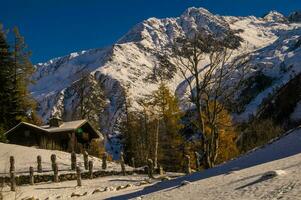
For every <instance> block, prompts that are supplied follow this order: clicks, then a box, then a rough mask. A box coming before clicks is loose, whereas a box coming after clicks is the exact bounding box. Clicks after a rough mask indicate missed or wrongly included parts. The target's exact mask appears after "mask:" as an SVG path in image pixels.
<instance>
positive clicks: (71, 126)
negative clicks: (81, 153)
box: [40, 119, 88, 133]
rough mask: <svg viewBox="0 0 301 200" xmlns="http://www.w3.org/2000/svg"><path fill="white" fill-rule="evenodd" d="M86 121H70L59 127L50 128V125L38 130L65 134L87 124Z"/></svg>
mask: <svg viewBox="0 0 301 200" xmlns="http://www.w3.org/2000/svg"><path fill="white" fill-rule="evenodd" d="M87 122H88V121H87V120H85V119H83V120H76V121H70V122H63V123H62V124H61V125H60V126H59V127H51V126H50V125H45V126H41V127H40V128H42V129H44V130H46V131H47V132H50V133H52V132H65V131H73V130H76V129H77V128H79V127H81V126H82V125H83V124H84V123H87Z"/></svg>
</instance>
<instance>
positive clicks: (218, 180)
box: [95, 128, 301, 200]
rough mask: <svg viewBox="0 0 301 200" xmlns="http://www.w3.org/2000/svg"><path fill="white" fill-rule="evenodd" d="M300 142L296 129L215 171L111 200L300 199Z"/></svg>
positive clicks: (299, 132) (179, 179) (300, 137)
mask: <svg viewBox="0 0 301 200" xmlns="http://www.w3.org/2000/svg"><path fill="white" fill-rule="evenodd" d="M300 141H301V129H300V128H297V129H295V130H293V131H291V132H288V133H287V135H286V136H284V137H282V138H280V139H279V140H276V141H274V142H272V143H271V144H268V145H266V146H264V147H262V148H260V149H257V150H253V151H252V152H249V153H248V154H246V155H243V156H241V157H239V158H237V159H235V160H232V161H229V162H227V163H225V164H222V165H220V166H217V167H215V168H212V169H209V170H206V171H204V172H200V173H194V174H192V175H190V176H184V177H180V178H177V179H175V180H171V181H168V182H161V183H158V184H156V185H154V186H152V187H149V188H145V189H143V190H139V191H135V192H132V193H129V194H124V195H117V196H116V197H113V198H111V199H129V198H137V199H200V198H201V199H206V200H209V199H229V200H230V199H231V200H232V199H244V200H251V199H252V200H254V199H266V200H267V199H300V198H301V184H300V175H299V174H300V171H301V164H300V159H301V146H300ZM95 199H96V198H95Z"/></svg>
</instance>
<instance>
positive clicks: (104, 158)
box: [102, 152, 108, 169]
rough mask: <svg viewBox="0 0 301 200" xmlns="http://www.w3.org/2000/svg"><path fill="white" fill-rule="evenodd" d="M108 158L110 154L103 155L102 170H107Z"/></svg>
mask: <svg viewBox="0 0 301 200" xmlns="http://www.w3.org/2000/svg"><path fill="white" fill-rule="evenodd" d="M107 158H108V154H107V153H106V152H104V153H103V155H102V169H107Z"/></svg>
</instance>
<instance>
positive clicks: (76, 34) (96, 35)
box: [0, 0, 301, 63]
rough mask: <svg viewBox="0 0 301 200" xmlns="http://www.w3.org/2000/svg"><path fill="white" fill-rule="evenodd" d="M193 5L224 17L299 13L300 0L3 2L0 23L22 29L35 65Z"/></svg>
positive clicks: (115, 37)
mask: <svg viewBox="0 0 301 200" xmlns="http://www.w3.org/2000/svg"><path fill="white" fill-rule="evenodd" d="M191 6H195V7H205V8H206V9H208V10H209V11H211V12H213V13H217V14H221V15H240V16H246V15H256V16H262V15H263V14H264V13H266V12H268V11H270V10H277V11H280V12H282V13H283V14H286V15H287V14H289V13H290V12H291V11H294V10H301V0H0V22H1V23H2V24H3V25H4V27H5V28H12V27H13V26H18V27H19V29H20V32H21V34H22V35H23V36H24V37H25V40H26V42H27V44H28V45H29V48H30V49H31V51H32V54H33V55H32V61H33V62H34V63H36V62H43V61H47V60H48V59H50V58H53V57H58V56H63V55H66V54H68V53H71V52H74V51H79V50H85V49H91V48H97V47H103V46H108V45H110V44H113V43H114V42H115V41H116V40H118V38H120V37H121V36H122V35H123V34H125V33H126V32H127V31H128V30H129V29H130V28H131V27H132V26H134V25H135V24H137V23H139V22H140V21H142V20H144V19H147V18H149V17H158V18H163V17H173V16H179V15H180V14H181V13H182V12H183V11H184V10H185V9H186V8H188V7H191Z"/></svg>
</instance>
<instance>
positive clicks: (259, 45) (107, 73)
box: [30, 8, 301, 137]
mask: <svg viewBox="0 0 301 200" xmlns="http://www.w3.org/2000/svg"><path fill="white" fill-rule="evenodd" d="M297 18H298V13H295V14H293V15H291V17H290V18H289V19H288V18H286V17H284V16H283V15H282V14H280V13H278V12H275V11H272V12H270V13H268V14H267V15H265V16H264V17H263V18H259V17H254V16H249V17H235V16H220V15H214V14H212V13H210V12H209V11H208V10H206V9H204V8H189V9H187V10H186V11H185V12H184V13H183V14H182V15H181V16H179V17H176V18H165V19H157V18H150V19H147V20H145V21H143V22H141V23H139V24H137V25H136V26H134V27H133V28H132V29H131V30H130V31H129V32H128V33H126V34H125V35H124V36H123V37H122V38H121V39H120V40H118V41H117V43H116V44H114V45H112V46H109V47H106V48H100V49H92V50H87V51H82V52H76V53H72V54H70V55H67V56H64V57H60V58H55V59H52V60H50V61H48V62H46V63H39V64H37V65H36V72H35V74H34V76H33V79H34V80H35V82H36V84H35V85H32V86H31V88H30V90H31V91H32V94H33V96H34V97H35V98H36V99H37V100H38V102H39V104H40V114H41V116H42V117H43V119H44V120H45V121H47V119H48V118H49V117H50V116H51V115H59V116H66V113H69V116H70V113H72V112H73V110H72V109H71V108H74V107H75V106H76V105H74V104H76V102H77V101H74V99H76V98H77V97H76V96H74V94H72V93H70V92H69V88H71V87H72V85H73V84H74V82H75V81H77V80H78V79H79V78H80V74H81V73H82V72H83V71H84V72H88V73H90V74H91V75H93V77H94V79H95V81H97V82H98V83H99V85H100V86H101V87H102V88H103V89H104V91H105V96H106V98H107V105H106V112H105V114H104V115H103V116H102V118H101V120H102V121H101V126H102V129H103V130H102V131H103V132H104V133H105V134H107V135H108V136H109V137H110V136H112V134H113V132H114V131H113V129H114V124H115V122H116V120H117V119H118V116H119V115H120V113H121V112H122V105H123V101H124V97H123V94H124V93H123V89H122V88H127V94H128V95H129V97H130V98H131V99H132V100H133V102H134V105H135V100H137V99H139V98H140V97H143V96H145V95H147V94H150V92H152V91H153V90H154V89H156V88H157V84H154V83H149V82H145V77H146V76H147V75H148V74H150V73H151V72H152V69H153V68H154V67H155V66H157V63H158V58H157V56H156V55H157V54H156V53H157V52H160V51H162V49H163V48H164V47H166V45H168V44H170V43H171V42H172V41H173V40H174V39H175V38H177V37H179V36H184V35H185V36H189V35H191V34H193V33H194V32H195V31H199V30H202V31H205V32H208V33H214V34H216V35H222V34H223V33H225V31H227V30H229V29H234V30H240V36H241V37H242V38H243V39H244V41H243V44H242V47H241V49H240V50H239V51H237V54H239V53H243V52H252V54H253V55H254V59H253V60H252V66H253V76H256V75H258V73H260V74H261V75H262V74H263V75H264V77H266V78H268V79H270V80H271V81H270V82H269V85H265V86H264V87H260V88H261V89H260V90H256V91H255V92H253V93H252V94H249V97H250V98H249V99H248V100H247V101H245V102H244V105H243V109H242V110H241V111H240V112H239V113H234V114H233V115H234V116H235V119H236V120H237V121H245V120H248V118H249V116H250V115H254V114H256V113H257V112H258V110H259V109H260V108H261V107H262V103H263V102H264V101H265V100H266V99H267V98H268V97H270V96H271V95H272V94H276V93H277V91H278V90H279V89H280V88H281V87H283V86H284V85H286V84H288V83H289V82H290V80H292V79H293V78H294V77H296V76H297V75H298V74H299V73H301V66H300V61H301V48H300V46H301V24H298V23H297V22H298V20H297ZM292 19H294V20H292ZM204 62H206V61H204ZM201 64H205V63H201ZM182 82H183V80H182V78H181V76H179V75H176V76H175V77H174V78H173V79H172V80H170V81H169V86H170V88H171V89H172V90H173V91H175V92H176V94H177V95H178V97H179V98H180V99H181V98H184V96H183V95H184V94H185V92H183V91H185V90H187V89H188V88H186V87H187V86H186V84H181V83H182ZM253 84H254V85H256V83H253ZM250 87H251V86H250ZM252 87H253V86H252ZM300 100H301V97H299V99H295V102H294V105H292V106H293V109H292V116H293V118H294V120H296V121H298V120H301V115H298V114H294V113H300V108H299V107H300V104H301V101H300ZM136 106H137V107H138V105H136ZM295 107H296V108H295ZM67 120H68V119H67Z"/></svg>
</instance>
